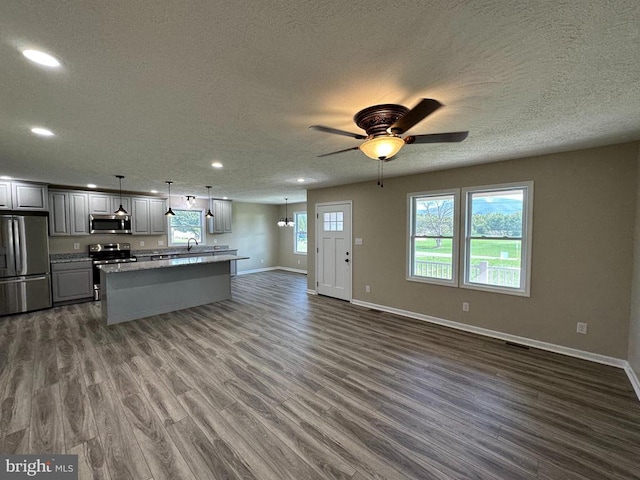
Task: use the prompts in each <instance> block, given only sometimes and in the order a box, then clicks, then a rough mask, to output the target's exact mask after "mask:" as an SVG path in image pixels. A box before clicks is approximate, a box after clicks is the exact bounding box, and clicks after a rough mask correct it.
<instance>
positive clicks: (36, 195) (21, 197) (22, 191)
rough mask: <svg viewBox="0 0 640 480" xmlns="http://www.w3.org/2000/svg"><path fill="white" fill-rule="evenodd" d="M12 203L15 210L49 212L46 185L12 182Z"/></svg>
mask: <svg viewBox="0 0 640 480" xmlns="http://www.w3.org/2000/svg"><path fill="white" fill-rule="evenodd" d="M11 201H12V203H13V207H12V208H13V209H14V210H39V211H43V212H47V211H49V204H48V203H49V196H48V194H47V186H46V185H39V184H35V183H23V182H11Z"/></svg>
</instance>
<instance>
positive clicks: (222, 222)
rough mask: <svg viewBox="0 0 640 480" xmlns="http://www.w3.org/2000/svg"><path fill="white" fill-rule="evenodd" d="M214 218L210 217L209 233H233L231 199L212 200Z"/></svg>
mask: <svg viewBox="0 0 640 480" xmlns="http://www.w3.org/2000/svg"><path fill="white" fill-rule="evenodd" d="M211 210H212V211H213V218H210V219H209V233H231V223H232V222H231V221H232V218H233V207H232V203H231V201H230V200H219V199H213V200H211Z"/></svg>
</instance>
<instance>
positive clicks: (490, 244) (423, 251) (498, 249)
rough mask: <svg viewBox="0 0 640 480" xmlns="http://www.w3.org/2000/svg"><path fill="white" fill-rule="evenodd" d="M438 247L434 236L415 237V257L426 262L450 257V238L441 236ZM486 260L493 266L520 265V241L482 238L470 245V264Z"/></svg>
mask: <svg viewBox="0 0 640 480" xmlns="http://www.w3.org/2000/svg"><path fill="white" fill-rule="evenodd" d="M440 242H441V243H440V247H438V246H437V244H436V239H434V238H420V239H416V259H417V260H423V261H426V262H442V261H443V257H448V258H451V250H452V249H451V240H450V239H446V238H443V239H441V241H440ZM481 261H488V262H489V264H490V265H491V266H493V267H520V241H517V240H496V239H490V238H489V239H482V240H474V241H473V242H472V245H471V264H472V265H477V264H478V263H480V262H481Z"/></svg>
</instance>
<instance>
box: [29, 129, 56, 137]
mask: <svg viewBox="0 0 640 480" xmlns="http://www.w3.org/2000/svg"><path fill="white" fill-rule="evenodd" d="M31 132H33V133H35V134H36V135H40V136H41V137H53V135H54V133H53V132H52V131H51V130H47V129H46V128H40V127H34V128H32V129H31Z"/></svg>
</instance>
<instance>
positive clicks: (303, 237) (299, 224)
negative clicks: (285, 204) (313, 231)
mask: <svg viewBox="0 0 640 480" xmlns="http://www.w3.org/2000/svg"><path fill="white" fill-rule="evenodd" d="M293 218H294V221H295V224H296V226H295V228H294V232H293V235H294V237H293V238H294V240H293V244H294V245H293V251H294V253H301V254H306V253H307V212H295V213H294V214H293Z"/></svg>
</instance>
